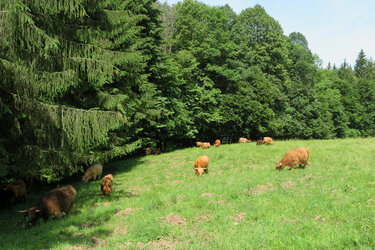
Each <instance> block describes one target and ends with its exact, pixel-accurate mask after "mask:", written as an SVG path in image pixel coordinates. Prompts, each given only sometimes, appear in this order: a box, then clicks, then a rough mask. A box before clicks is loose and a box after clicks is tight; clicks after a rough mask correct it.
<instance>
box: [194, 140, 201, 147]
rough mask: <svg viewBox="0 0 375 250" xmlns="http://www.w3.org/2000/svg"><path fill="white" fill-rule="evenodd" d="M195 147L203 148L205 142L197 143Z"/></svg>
mask: <svg viewBox="0 0 375 250" xmlns="http://www.w3.org/2000/svg"><path fill="white" fill-rule="evenodd" d="M195 145H196V146H197V147H202V146H203V142H201V141H197V142H195Z"/></svg>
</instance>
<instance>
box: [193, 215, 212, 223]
mask: <svg viewBox="0 0 375 250" xmlns="http://www.w3.org/2000/svg"><path fill="white" fill-rule="evenodd" d="M210 217H211V215H210V214H197V215H195V217H194V221H195V222H197V223H200V222H204V221H206V220H208V219H209V218H210Z"/></svg>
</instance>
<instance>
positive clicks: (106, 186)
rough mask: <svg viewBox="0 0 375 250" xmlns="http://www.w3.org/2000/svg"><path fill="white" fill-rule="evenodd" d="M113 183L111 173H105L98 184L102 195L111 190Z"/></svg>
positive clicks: (109, 192)
mask: <svg viewBox="0 0 375 250" xmlns="http://www.w3.org/2000/svg"><path fill="white" fill-rule="evenodd" d="M112 185H113V175H112V174H107V175H106V176H104V177H103V179H102V183H101V184H100V189H101V190H102V194H103V195H110V194H111V192H112Z"/></svg>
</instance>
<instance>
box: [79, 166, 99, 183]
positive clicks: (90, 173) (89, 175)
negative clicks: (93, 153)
mask: <svg viewBox="0 0 375 250" xmlns="http://www.w3.org/2000/svg"><path fill="white" fill-rule="evenodd" d="M102 172H103V165H102V164H100V163H98V164H95V165H93V166H91V167H89V168H88V169H87V170H86V173H85V175H84V176H82V182H83V183H87V182H88V181H89V180H90V179H94V180H95V179H96V178H100V176H102Z"/></svg>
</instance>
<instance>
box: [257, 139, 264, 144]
mask: <svg viewBox="0 0 375 250" xmlns="http://www.w3.org/2000/svg"><path fill="white" fill-rule="evenodd" d="M262 144H266V142H265V141H263V140H257V145H262Z"/></svg>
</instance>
